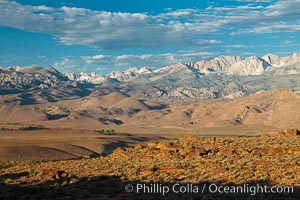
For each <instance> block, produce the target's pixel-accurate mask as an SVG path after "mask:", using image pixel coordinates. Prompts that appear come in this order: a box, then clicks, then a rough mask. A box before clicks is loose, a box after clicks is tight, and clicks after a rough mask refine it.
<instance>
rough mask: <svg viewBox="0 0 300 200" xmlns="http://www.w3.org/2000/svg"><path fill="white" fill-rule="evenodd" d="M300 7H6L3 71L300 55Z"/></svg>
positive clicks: (292, 1) (191, 2)
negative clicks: (46, 67)
mask: <svg viewBox="0 0 300 200" xmlns="http://www.w3.org/2000/svg"><path fill="white" fill-rule="evenodd" d="M299 8H300V0H284V1H278V0H236V1H230V0H219V1H214V0H210V1H202V0H201V1H200V0H185V1H182V0H163V1H162V0H151V1H149V0H127V1H124V0H97V1H95V0H74V1H68V0H65V1H57V0H51V1H44V0H19V1H4V0H0V44H1V48H0V66H16V65H19V66H28V65H37V66H54V67H56V68H57V69H59V70H60V71H63V72H70V71H76V72H79V71H86V72H91V71H96V72H98V73H103V74H106V73H109V72H111V71H115V70H121V71H124V70H126V69H127V68H129V67H143V66H149V67H153V68H155V67H163V66H166V65H169V64H173V63H176V62H180V61H181V62H195V61H198V60H203V59H210V58H214V57H217V56H220V55H238V56H242V57H248V56H251V55H257V56H263V55H265V54H267V53H273V54H278V55H281V56H286V55H289V54H291V53H293V52H299V47H300V36H299V35H300V34H299V32H300V12H299Z"/></svg>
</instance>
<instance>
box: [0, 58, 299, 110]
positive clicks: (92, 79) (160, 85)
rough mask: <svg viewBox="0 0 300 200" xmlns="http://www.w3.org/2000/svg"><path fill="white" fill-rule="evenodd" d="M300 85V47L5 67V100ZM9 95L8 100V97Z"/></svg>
mask: <svg viewBox="0 0 300 200" xmlns="http://www.w3.org/2000/svg"><path fill="white" fill-rule="evenodd" d="M280 87H286V88H291V89H293V90H294V91H299V90H300V53H294V54H292V55H290V56H286V57H279V56H277V55H273V54H267V55H265V56H262V57H256V56H251V57H248V58H242V57H239V56H219V57H217V58H214V59H211V60H202V61H198V62H195V63H182V62H179V63H176V64H172V65H169V66H165V67H162V68H157V69H151V68H149V67H142V68H130V69H128V70H126V71H123V72H120V71H113V72H111V73H110V74H107V75H102V74H97V73H95V72H92V73H84V72H81V73H62V72H59V71H58V70H56V69H55V68H53V67H35V66H29V67H0V88H1V90H0V95H1V94H2V95H6V96H5V98H4V97H3V96H2V97H1V99H2V100H1V99H0V100H1V101H5V102H11V103H13V102H14V103H17V104H34V103H43V102H55V101H59V100H64V99H74V98H79V97H84V96H87V95H90V94H91V93H95V94H98V95H100V96H101V95H105V94H109V93H111V92H118V93H122V94H125V95H127V96H130V97H135V98H137V99H140V100H146V101H155V102H160V103H170V102H184V101H199V100H205V99H216V98H237V97H243V96H247V95H249V94H253V93H255V92H258V91H261V90H270V89H274V88H280ZM3 99H4V100H3Z"/></svg>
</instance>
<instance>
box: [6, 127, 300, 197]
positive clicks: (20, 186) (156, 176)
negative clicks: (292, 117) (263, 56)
mask: <svg viewBox="0 0 300 200" xmlns="http://www.w3.org/2000/svg"><path fill="white" fill-rule="evenodd" d="M299 134H300V133H299V131H298V130H286V131H282V132H280V133H278V134H272V135H268V134H262V135H261V136H260V137H223V138H216V137H209V138H203V137H202V138H199V137H196V136H195V135H184V136H182V137H181V138H179V139H177V140H172V141H163V142H155V141H153V142H148V143H145V144H138V145H136V146H134V147H128V148H117V149H115V150H114V151H113V153H112V154H110V155H108V156H100V157H97V158H86V159H81V160H68V161H57V162H53V161H51V162H43V163H36V164H29V165H19V166H18V165H16V166H3V167H2V169H0V189H1V190H0V198H1V199H41V198H42V199H133V198H134V199H161V198H163V199H198V198H199V196H201V199H202V198H203V199H225V198H226V199H299V197H300V196H299V195H300V190H299V189H300V188H299V187H300V185H299V164H300V163H299V155H300V146H299V144H300V141H299V139H300V136H299ZM137 184H145V185H147V186H148V187H151V186H153V185H151V184H159V185H160V186H165V187H170V188H172V187H173V186H174V185H175V184H177V186H178V190H179V187H183V189H184V188H186V189H187V187H190V188H191V187H192V188H193V189H190V190H189V192H188V191H187V190H186V192H177V193H176V192H174V191H173V190H169V191H168V192H165V194H163V193H162V191H161V192H150V191H149V192H143V190H138V189H137ZM188 184H189V186H187V185H188ZM214 184H216V185H218V186H222V187H224V186H227V187H233V186H242V187H243V185H245V186H246V187H255V186H257V184H259V185H260V186H262V187H265V186H266V188H267V191H269V190H270V189H271V187H272V186H276V187H278V188H279V189H280V191H282V192H281V193H279V192H277V193H269V192H264V191H262V190H260V191H254V190H252V189H251V190H249V191H247V192H245V191H244V192H241V191H240V192H236V193H233V192H228V193H224V192H222V191H221V192H212V191H214V190H212V188H211V187H212V186H213V187H214ZM191 185H192V186H191ZM177 186H176V187H177ZM284 186H290V187H293V191H292V189H291V188H290V191H288V190H285V191H284V192H283V190H281V189H283V187H284ZM281 187H282V188H281ZM197 188H198V190H196V189H197ZM199 188H200V189H199ZM203 188H204V189H203ZM176 190H177V189H176ZM156 191H159V190H156Z"/></svg>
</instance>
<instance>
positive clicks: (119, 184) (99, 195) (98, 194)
mask: <svg viewBox="0 0 300 200" xmlns="http://www.w3.org/2000/svg"><path fill="white" fill-rule="evenodd" d="M22 176H28V174H24V173H14V174H5V175H1V176H0V199H7V200H11V199H24V200H25V199H122V200H123V199H124V200H125V199H135V200H138V199H143V200H145V199H172V200H173V199H245V200H246V199H270V200H271V199H272V200H276V199H284V200H286V199H300V188H299V187H294V192H293V193H284V194H279V193H276V194H270V193H269V194H266V193H259V194H254V195H253V190H252V189H250V187H252V188H253V187H256V186H257V184H259V185H260V186H264V185H268V186H269V185H270V184H271V183H270V182H269V181H267V180H266V181H262V182H248V183H244V184H245V185H246V186H247V187H248V193H247V194H225V193H217V192H216V193H212V192H210V191H209V186H210V185H211V184H221V183H209V182H202V183H198V184H193V185H192V186H191V185H190V186H187V184H180V185H178V186H176V188H175V190H176V191H177V192H178V191H180V188H181V187H183V188H182V191H186V192H185V193H181V192H179V193H175V192H174V191H173V189H172V187H173V186H174V184H175V183H145V184H146V186H148V189H147V188H146V187H144V188H145V191H146V193H144V188H142V189H141V190H140V192H139V193H137V184H141V185H143V184H144V183H141V182H139V183H138V182H127V181H121V180H120V178H119V177H117V176H96V177H92V178H87V177H83V178H80V179H76V180H77V181H76V182H74V183H72V179H74V178H75V177H67V178H61V179H59V180H57V179H54V180H51V181H46V182H43V183H38V184H36V185H27V183H26V182H24V183H22V182H21V183H20V184H16V185H6V184H5V182H4V181H5V179H11V180H14V179H18V178H20V177H22ZM128 184H130V185H129V186H128ZM204 185H205V189H204V192H203V193H202V188H203V187H204ZM126 186H127V189H129V190H131V189H132V190H133V192H126ZM227 186H229V187H231V186H237V185H234V184H230V185H227ZM164 188H165V189H164ZM166 188H169V192H168V193H166V194H165V195H163V194H162V193H163V190H165V191H166ZM196 188H198V190H196ZM211 189H212V190H215V186H211ZM250 190H251V191H252V192H251V191H250ZM193 191H194V193H193ZM223 191H224V190H223ZM155 193H158V194H155ZM251 194H252V195H251Z"/></svg>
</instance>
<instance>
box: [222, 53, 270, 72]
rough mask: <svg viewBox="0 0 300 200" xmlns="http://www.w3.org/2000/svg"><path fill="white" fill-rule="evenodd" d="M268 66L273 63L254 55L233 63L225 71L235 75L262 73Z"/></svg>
mask: <svg viewBox="0 0 300 200" xmlns="http://www.w3.org/2000/svg"><path fill="white" fill-rule="evenodd" d="M268 67H271V65H270V64H269V63H267V62H266V61H265V60H263V59H262V58H258V57H256V56H252V57H250V58H246V59H244V60H242V61H240V62H237V63H235V64H233V65H231V66H230V67H228V68H227V69H226V70H224V72H225V74H227V75H235V76H248V75H262V74H263V73H264V72H265V71H266V69H267V68H268Z"/></svg>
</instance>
